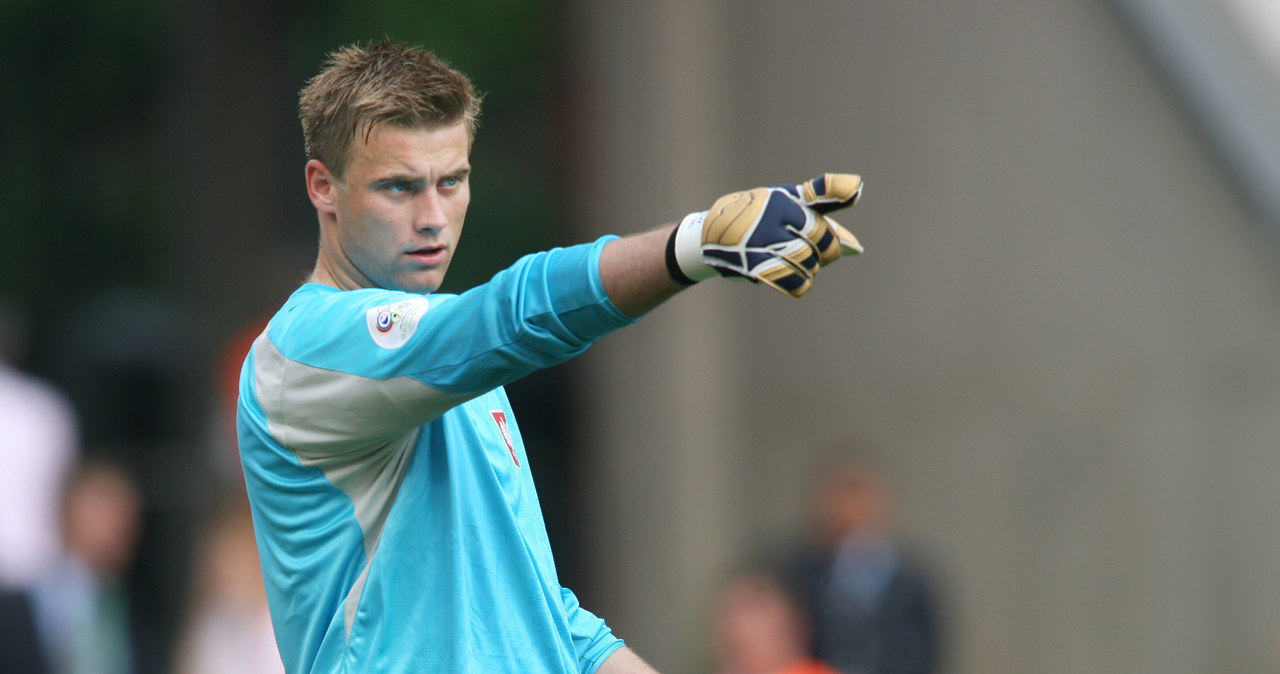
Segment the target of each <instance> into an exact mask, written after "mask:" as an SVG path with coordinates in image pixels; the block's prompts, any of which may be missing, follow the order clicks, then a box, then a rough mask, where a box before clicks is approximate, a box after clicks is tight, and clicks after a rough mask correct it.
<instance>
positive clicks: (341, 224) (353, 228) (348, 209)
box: [307, 123, 471, 293]
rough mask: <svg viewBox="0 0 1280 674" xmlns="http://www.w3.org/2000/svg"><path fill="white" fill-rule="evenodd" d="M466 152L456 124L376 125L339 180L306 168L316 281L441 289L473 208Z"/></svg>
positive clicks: (321, 169)
mask: <svg viewBox="0 0 1280 674" xmlns="http://www.w3.org/2000/svg"><path fill="white" fill-rule="evenodd" d="M470 150H471V139H470V137H469V136H468V134H467V130H466V127H465V126H464V125H463V124H461V123H459V124H453V125H449V126H440V127H412V128H409V127H401V126H394V125H390V124H379V125H377V126H375V127H373V129H372V131H371V133H369V135H368V140H367V141H366V140H365V139H364V138H363V134H357V137H356V139H355V141H354V142H353V143H352V146H351V154H350V158H349V159H348V164H347V169H346V172H345V174H344V175H343V177H342V178H341V179H340V180H339V179H336V178H334V177H333V175H332V173H331V172H330V171H329V170H328V168H327V167H326V166H325V165H324V164H323V163H321V162H320V161H318V160H312V161H310V162H308V163H307V190H308V193H309V194H310V196H311V201H312V203H313V204H314V205H315V206H316V211H317V212H318V213H319V215H320V258H319V261H318V262H317V264H316V273H315V275H314V276H313V280H315V281H316V282H319V283H326V284H328V285H333V286H335V287H338V288H342V289H344V290H352V289H355V288H388V289H392V290H404V291H407V292H414V293H429V292H433V291H435V290H436V289H437V288H439V287H440V284H441V283H442V282H443V281H444V275H445V272H446V271H448V269H449V262H450V261H452V259H453V253H454V251H455V250H456V248H457V245H458V239H459V238H460V237H461V235H462V224H463V220H464V219H465V218H466V215H467V205H468V204H470V202H471V186H470V182H469V178H470V174H471V164H470V162H469V155H470Z"/></svg>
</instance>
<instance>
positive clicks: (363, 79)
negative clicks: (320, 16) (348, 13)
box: [298, 42, 480, 178]
mask: <svg viewBox="0 0 1280 674" xmlns="http://www.w3.org/2000/svg"><path fill="white" fill-rule="evenodd" d="M479 117H480V95H479V94H477V93H476V91H475V89H474V88H473V87H472V85H471V80H469V79H468V78H467V76H466V75H464V74H462V73H460V72H458V71H457V70H454V69H453V68H452V67H450V66H449V64H448V63H445V62H444V61H442V60H441V59H439V58H437V57H436V55H435V54H433V53H431V52H429V51H427V50H425V49H422V48H420V47H410V46H408V45H404V44H398V43H391V42H376V43H372V44H368V45H364V46H362V45H359V44H352V45H348V46H345V47H342V48H340V49H337V50H336V51H334V52H332V53H330V54H329V55H328V58H327V59H326V61H325V63H324V66H323V67H322V68H321V69H320V72H319V74H317V75H316V76H315V77H313V78H311V80H310V81H308V82H307V86H306V87H304V88H303V89H302V91H301V92H300V93H299V95H298V118H299V120H301V122H302V137H303V140H304V141H305V143H306V151H307V158H308V159H318V160H320V161H321V162H323V163H324V164H325V166H327V167H328V168H329V170H330V171H331V172H333V174H334V176H335V177H338V178H341V177H342V173H343V171H344V170H345V169H346V166H347V160H348V158H349V156H350V152H351V143H352V141H353V140H354V139H355V137H356V134H357V133H363V134H364V136H365V137H366V138H367V137H368V134H369V132H370V131H371V130H372V129H373V127H374V126H377V125H378V124H384V123H385V124H394V125H397V126H405V127H416V126H426V127H434V126H449V125H451V124H455V123H458V122H462V123H463V124H465V125H466V128H467V137H468V138H475V131H476V125H477V122H478V120H479Z"/></svg>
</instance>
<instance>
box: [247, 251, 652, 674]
mask: <svg viewBox="0 0 1280 674" xmlns="http://www.w3.org/2000/svg"><path fill="white" fill-rule="evenodd" d="M606 241H607V239H601V240H600V241H597V242H595V243H594V244H587V245H582V246H575V247H571V248H565V249H557V250H553V251H549V252H546V253H538V254H536V255H530V256H528V257H525V258H523V259H521V260H520V261H518V262H517V263H516V264H514V265H513V266H512V267H510V268H509V269H507V270H504V271H503V272H501V273H499V274H498V275H497V276H495V277H494V278H493V280H491V281H490V282H489V283H486V284H484V285H482V286H479V287H476V288H473V289H472V290H469V291H467V292H465V293H463V294H461V295H426V296H424V295H415V294H410V293H403V292H398V291H391V290H382V289H363V290H352V291H340V290H337V289H334V288H331V287H328V286H323V285H316V284H308V285H304V286H302V287H301V288H300V289H298V291H297V292H295V293H294V294H293V296H292V297H290V298H289V300H288V302H287V303H286V304H285V305H284V307H283V308H281V310H280V311H279V312H278V313H277V314H276V315H275V317H273V318H272V320H271V322H270V323H269V325H268V327H267V329H266V331H265V332H263V334H262V335H261V336H260V337H259V338H258V339H257V341H256V342H254V345H253V349H252V350H251V352H250V354H249V357H248V359H247V360H246V362H245V365H244V370H243V372H242V374H241V381H240V406H239V435H240V453H241V459H242V462H243V465H244V473H245V482H246V484H247V485H248V492H249V500H250V502H251V504H252V506H253V517H254V529H255V531H256V535H257V539H258V550H259V554H260V556H261V560H262V568H263V575H264V577H265V581H266V587H267V596H268V599H269V600H270V605H271V617H272V622H273V623H274V625H275V631H276V640H277V642H278V644H279V646H280V652H281V656H282V658H283V659H284V664H285V668H286V669H287V670H288V671H289V672H290V673H291V674H293V673H300V672H318V673H325V674H328V673H332V672H348V673H350V674H371V673H375V672H393V673H401V672H448V673H450V674H461V673H464V672H475V673H483V674H495V673H501V672H521V673H522V674H533V673H541V672H555V673H556V674H561V673H564V672H594V671H595V670H596V668H597V667H599V665H600V663H602V662H603V661H604V660H605V658H607V657H608V656H609V655H610V654H611V653H613V651H614V650H616V649H617V648H619V647H620V646H622V641H620V640H619V639H617V638H616V637H614V636H613V634H612V632H611V631H610V630H609V628H608V627H607V626H606V625H605V623H604V622H603V621H602V620H600V619H599V618H597V617H596V616H594V615H592V614H591V613H590V612H588V611H586V610H585V609H583V608H581V607H580V606H579V605H578V600H577V598H576V597H575V596H574V595H573V593H572V592H570V591H569V590H567V589H565V588H563V587H561V586H560V583H559V580H558V579H557V577H556V571H555V564H554V562H553V561H552V557H551V548H550V546H549V544H548V541H547V535H546V528H545V525H544V523H543V520H542V513H541V510H540V508H539V506H538V498H537V494H535V492H534V485H533V479H532V478H531V476H530V473H529V459H528V457H527V456H526V455H525V448H524V444H523V442H521V439H520V431H519V429H518V428H517V426H516V423H515V417H514V415H513V414H512V411H511V407H510V405H509V404H508V401H507V396H506V394H505V392H504V391H503V390H502V388H501V386H502V385H503V384H504V383H507V382H511V381H513V380H515V379H518V378H520V377H522V376H524V375H526V374H528V373H530V372H532V371H533V370H535V369H538V368H543V367H547V366H549V365H554V364H556V363H559V362H562V361H564V360H567V359H569V358H572V357H573V356H576V355H578V354H580V353H582V352H583V351H584V350H586V349H587V347H589V346H590V345H591V344H592V342H594V341H595V340H596V339H597V338H599V337H600V336H602V335H604V334H605V333H607V332H609V331H611V330H615V329H617V328H620V327H622V326H624V325H628V324H630V323H631V322H632V319H630V318H628V317H627V316H626V315H624V314H623V313H622V312H620V311H619V310H618V309H617V308H616V307H615V306H614V305H613V303H612V302H610V301H609V299H608V297H607V296H606V295H605V292H604V288H603V285H602V283H601V280H600V275H599V266H598V264H599V256H600V250H601V249H602V248H603V246H604V243H605V242H606Z"/></svg>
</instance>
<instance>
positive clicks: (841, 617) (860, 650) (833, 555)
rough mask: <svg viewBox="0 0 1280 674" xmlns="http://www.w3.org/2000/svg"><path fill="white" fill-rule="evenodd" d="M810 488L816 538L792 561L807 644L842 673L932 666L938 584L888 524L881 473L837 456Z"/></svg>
mask: <svg viewBox="0 0 1280 674" xmlns="http://www.w3.org/2000/svg"><path fill="white" fill-rule="evenodd" d="M816 494H817V498H816V502H815V504H814V505H815V511H816V513H815V514H816V520H817V530H818V534H817V537H816V541H814V543H813V544H812V545H809V546H806V547H805V549H804V550H803V551H802V552H801V553H800V554H799V555H798V559H797V560H796V561H795V564H794V566H793V567H792V571H793V573H794V581H795V582H796V583H797V587H798V592H799V593H800V596H801V597H802V602H803V605H804V606H805V608H806V612H807V614H808V617H809V619H810V620H811V621H812V624H813V626H814V639H813V645H812V649H811V652H812V653H813V654H814V655H816V656H817V657H819V658H820V659H822V660H823V661H824V662H827V663H830V664H831V665H832V666H834V667H835V668H836V669H838V670H840V671H841V672H846V673H847V674H932V673H934V672H938V671H939V669H940V666H941V665H940V659H941V658H940V651H941V633H940V624H939V621H940V615H939V606H938V603H939V598H938V590H937V588H936V587H935V582H934V581H933V579H932V578H931V577H930V575H929V574H928V573H926V571H925V569H924V568H923V567H922V566H921V565H920V563H919V562H918V561H917V560H916V559H915V558H914V557H913V556H912V555H910V554H908V551H907V550H906V547H905V545H904V544H903V542H902V541H901V540H900V539H899V536H898V534H897V533H896V532H895V530H894V526H893V509H894V500H895V496H894V490H893V488H892V485H891V484H890V483H889V481H888V479H887V478H886V477H885V475H884V473H883V472H882V471H881V470H880V469H879V468H878V467H877V466H876V465H875V464H874V463H873V462H872V461H870V460H868V459H865V458H858V459H850V460H843V461H840V462H837V463H835V464H834V465H829V466H826V467H825V468H824V470H823V471H822V477H821V478H819V480H818V489H817V491H816Z"/></svg>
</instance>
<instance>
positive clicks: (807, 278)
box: [667, 173, 862, 297]
mask: <svg viewBox="0 0 1280 674" xmlns="http://www.w3.org/2000/svg"><path fill="white" fill-rule="evenodd" d="M861 194H862V178H860V177H859V176H856V175H852V174H848V173H828V174H826V175H824V176H822V177H821V178H814V179H813V180H809V181H806V182H803V183H800V184H799V185H784V186H779V187H757V188H756V189H753V190H748V191H746V192H734V193H733V194H726V195H725V196H723V197H720V198H719V199H717V200H716V202H715V203H714V204H713V205H712V206H711V210H709V211H702V212H700V213H690V214H689V215H687V216H685V218H684V220H682V221H681V222H680V224H679V225H678V226H677V227H676V229H675V231H674V232H672V234H671V239H670V240H669V241H668V242H667V269H668V270H669V271H670V272H671V277H672V278H674V279H675V280H677V281H679V282H681V283H684V284H687V285H691V284H693V283H697V282H698V281H701V280H703V279H708V278H711V277H712V276H715V275H716V274H719V275H721V276H730V277H741V278H745V279H747V280H749V281H752V282H755V283H764V284H765V285H767V286H769V287H771V288H773V289H775V290H778V291H779V292H783V293H786V294H788V295H790V296H792V297H800V296H802V295H804V294H805V293H807V292H809V288H811V287H813V277H814V276H816V275H817V273H818V270H819V269H821V268H822V267H825V266H827V265H829V264H831V263H832V262H835V261H836V260H839V259H840V258H841V257H843V256H845V255H857V254H858V253H861V252H862V245H861V244H859V243H858V239H857V238H855V237H854V236H853V234H850V233H849V232H848V230H846V229H845V228H843V227H841V226H840V225H839V224H837V223H836V221H835V220H832V219H831V218H828V217H827V214H828V213H831V212H832V211H836V210H839V209H841V208H847V207H849V206H852V205H853V204H854V202H856V201H857V200H858V197H859V196H860V195H861Z"/></svg>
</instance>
